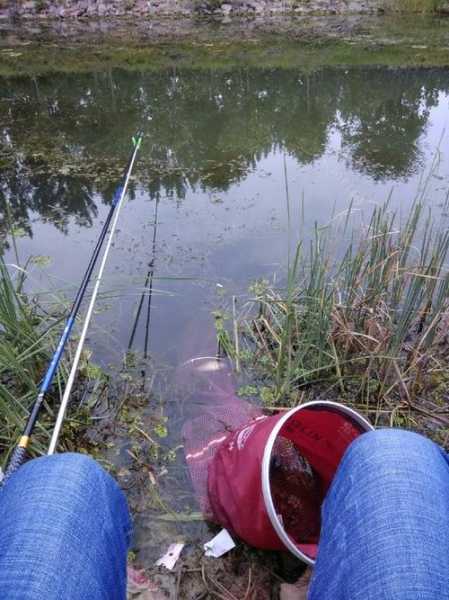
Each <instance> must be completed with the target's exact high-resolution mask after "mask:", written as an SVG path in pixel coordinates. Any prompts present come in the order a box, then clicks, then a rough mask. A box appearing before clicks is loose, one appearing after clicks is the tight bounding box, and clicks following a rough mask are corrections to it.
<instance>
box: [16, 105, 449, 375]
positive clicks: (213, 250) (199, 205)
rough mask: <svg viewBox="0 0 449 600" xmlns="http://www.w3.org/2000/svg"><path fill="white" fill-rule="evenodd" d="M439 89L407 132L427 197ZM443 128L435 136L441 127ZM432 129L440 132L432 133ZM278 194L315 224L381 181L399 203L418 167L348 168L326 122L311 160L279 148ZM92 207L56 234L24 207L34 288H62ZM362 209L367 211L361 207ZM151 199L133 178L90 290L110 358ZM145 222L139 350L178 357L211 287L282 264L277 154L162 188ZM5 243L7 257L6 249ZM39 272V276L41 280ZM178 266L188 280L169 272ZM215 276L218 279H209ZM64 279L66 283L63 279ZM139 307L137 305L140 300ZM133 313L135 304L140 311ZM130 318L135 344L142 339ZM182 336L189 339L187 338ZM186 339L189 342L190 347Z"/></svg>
mask: <svg viewBox="0 0 449 600" xmlns="http://www.w3.org/2000/svg"><path fill="white" fill-rule="evenodd" d="M447 109H448V97H447V95H446V94H443V93H440V94H439V102H438V105H437V106H435V107H433V108H431V109H430V115H429V120H428V124H427V127H426V128H425V130H424V133H423V134H422V135H421V138H420V139H418V141H417V144H418V145H419V147H420V149H421V152H422V153H423V157H424V165H425V169H428V168H429V166H430V164H431V162H432V157H433V156H434V154H435V151H436V148H437V147H438V145H439V149H440V163H439V166H438V174H437V175H438V176H437V177H432V178H431V179H430V183H429V188H428V193H427V197H428V198H431V199H432V204H433V205H435V206H438V204H440V203H441V202H442V201H443V199H444V197H445V194H446V190H447V183H448V179H449V161H448V157H449V147H448V144H449V142H448V136H447V135H443V133H444V131H445V130H446V131H447V128H448V111H447ZM442 135H443V137H442ZM440 140H441V141H440ZM286 166H287V175H288V186H289V194H290V209H291V230H292V235H293V237H295V238H296V239H297V237H298V235H299V231H300V221H301V216H300V215H301V212H302V211H301V204H302V203H303V205H304V225H303V228H304V232H305V234H307V233H308V232H309V233H310V231H311V230H312V227H313V224H314V222H315V221H319V222H320V223H321V224H324V223H326V222H327V221H328V220H329V219H330V217H331V215H332V212H333V211H334V212H335V213H339V212H341V211H344V210H345V209H346V208H347V207H348V205H349V203H350V202H351V201H353V202H354V207H355V208H356V209H362V212H363V213H364V214H366V215H367V216H368V214H369V209H370V208H371V207H372V205H373V204H374V203H381V202H383V201H384V200H385V199H386V198H387V197H388V195H389V193H390V192H391V191H392V193H393V196H392V206H396V207H406V206H407V205H409V204H410V203H411V201H412V200H413V198H414V197H415V195H416V191H417V189H418V187H419V184H420V179H421V177H422V175H423V173H422V172H421V173H417V174H415V175H412V176H410V177H409V178H408V179H407V180H404V179H399V180H395V181H392V180H386V181H385V180H382V181H375V180H374V179H372V178H371V177H370V176H369V175H366V174H363V173H362V172H361V171H360V170H354V169H353V168H352V166H351V159H350V156H349V151H348V148H347V147H345V146H343V145H342V143H341V135H340V133H339V131H338V130H337V128H335V129H332V130H331V131H330V132H329V136H328V144H327V149H326V151H325V153H324V154H323V156H322V157H321V158H319V159H317V160H316V161H315V162H313V163H312V164H306V165H301V164H299V163H298V162H297V160H296V159H295V158H292V157H291V156H287V157H286ZM95 200H96V203H97V206H98V208H99V214H98V217H97V219H96V220H95V221H94V224H93V227H92V228H89V229H83V228H80V227H79V226H76V225H75V224H74V223H73V221H72V222H71V223H70V224H69V227H68V235H63V234H62V233H60V232H59V231H58V230H57V229H56V228H55V227H54V226H53V225H51V224H48V223H43V222H41V221H40V220H39V217H38V216H37V215H34V218H35V221H34V223H33V238H32V239H28V238H21V239H19V240H18V246H19V253H20V256H21V259H22V260H24V259H25V258H26V257H27V256H29V255H31V254H33V255H48V256H51V257H52V262H51V264H50V265H49V266H47V267H45V268H43V269H39V268H38V267H36V266H35V267H33V273H32V285H33V287H34V289H36V290H38V289H43V290H48V289H49V287H51V288H52V290H54V291H57V292H58V293H59V290H61V289H62V288H64V289H65V290H68V296H69V297H72V295H73V293H74V290H75V288H76V287H77V285H78V283H79V281H80V280H81V277H82V275H83V272H84V269H85V267H86V264H87V262H88V259H89V256H90V253H91V251H92V249H93V246H94V243H95V241H96V236H97V234H98V232H99V230H100V227H101V224H102V222H103V221H104V218H105V216H106V214H107V208H106V207H105V206H104V205H103V204H102V202H101V199H100V198H99V197H97V198H96V199H95ZM367 209H368V210H367ZM153 215H154V200H151V199H150V197H149V195H148V193H147V192H145V191H143V188H140V189H139V191H138V193H137V197H136V199H135V200H133V201H132V202H129V203H128V204H126V205H125V207H124V209H123V213H122V215H121V217H120V221H119V232H118V233H117V236H116V239H115V241H114V245H113V248H112V252H111V255H110V259H109V262H108V267H107V270H106V276H105V280H104V284H103V287H102V291H103V292H106V295H109V296H110V297H109V298H106V299H105V298H103V300H102V306H103V311H101V312H100V313H99V314H97V315H96V317H95V320H94V323H93V325H92V329H91V339H90V341H89V344H90V346H91V347H94V348H95V349H96V350H97V354H96V358H97V360H98V358H99V357H101V359H102V361H103V362H104V363H106V362H110V361H113V362H118V361H119V360H120V359H121V356H122V352H123V350H124V349H125V348H126V344H127V340H128V337H129V332H130V330H131V327H132V320H133V315H134V312H135V309H136V306H137V303H138V297H139V294H140V292H141V288H142V285H143V282H144V280H145V275H146V271H147V264H148V262H149V260H150V259H151V248H152V236H153V228H152V222H153V218H154V217H153ZM159 220H160V223H159V226H158V231H157V258H156V273H157V276H158V277H161V278H172V279H156V280H155V282H154V288H155V295H154V297H153V305H152V319H151V351H152V352H154V353H156V354H157V355H159V356H162V357H165V358H169V359H170V360H178V359H179V358H180V357H181V355H183V354H185V353H186V352H188V351H187V350H185V348H186V345H185V340H184V338H185V332H186V331H189V332H190V333H189V335H192V334H191V332H192V323H193V324H194V327H193V330H194V331H195V334H194V335H196V336H197V337H198V338H199V340H200V341H199V342H197V343H198V346H201V338H202V336H204V337H205V338H206V337H208V338H210V332H211V328H212V327H213V323H212V321H213V320H212V318H211V315H210V312H211V310H213V309H214V308H215V307H216V306H218V305H219V304H220V298H219V296H218V294H217V291H219V290H220V289H224V290H225V292H228V293H230V292H232V293H234V292H237V293H239V292H242V291H244V290H245V289H246V288H247V286H248V284H249V282H250V280H252V279H254V278H257V277H261V276H263V277H266V278H272V277H273V275H274V274H275V273H279V272H282V268H283V267H284V266H285V264H286V249H287V233H286V232H287V227H288V220H287V208H286V195H285V181H284V156H283V154H282V153H281V152H279V151H272V152H271V153H269V154H268V155H267V156H266V157H265V158H262V159H261V160H259V161H258V163H257V165H256V168H255V169H254V170H253V171H252V172H250V173H249V174H248V175H247V176H246V178H244V179H243V180H242V181H241V182H240V183H238V184H234V185H232V186H231V187H230V188H229V190H228V191H227V192H215V191H204V190H203V191H202V190H200V189H199V186H198V187H197V189H195V190H191V189H188V190H187V194H186V197H185V199H184V200H183V202H182V203H180V204H178V205H177V203H176V199H167V198H164V197H163V198H162V200H161V203H160V206H159ZM12 257H13V255H12V253H11V252H10V253H9V255H8V259H9V260H12ZM48 277H50V283H49V281H48ZM179 277H187V278H190V279H188V280H180V279H178V280H176V279H173V278H179ZM217 283H218V284H220V285H221V286H223V288H217ZM70 284H72V285H73V287H72V288H71V289H69V288H68V286H69V285H70ZM144 307H145V305H144ZM143 312H145V310H144V311H143ZM144 319H145V315H143V316H142V321H141V323H142V325H141V328H140V330H139V335H138V338H137V347H139V346H141V344H142V340H143V332H142V327H143V323H144ZM192 344H194V341H193V340H192ZM198 350H199V351H201V349H200V348H199V347H198Z"/></svg>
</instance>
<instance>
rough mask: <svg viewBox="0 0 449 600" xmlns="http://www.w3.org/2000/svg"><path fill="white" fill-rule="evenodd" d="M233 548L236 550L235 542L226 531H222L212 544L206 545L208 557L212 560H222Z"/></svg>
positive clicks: (212, 540) (213, 539)
mask: <svg viewBox="0 0 449 600" xmlns="http://www.w3.org/2000/svg"><path fill="white" fill-rule="evenodd" d="M233 548H235V542H234V540H233V539H232V537H231V536H230V534H229V531H227V530H226V529H222V530H221V531H220V533H218V534H217V535H216V536H215V537H214V538H212V539H211V540H210V542H207V543H206V544H204V550H205V551H206V556H210V557H212V558H220V556H223V554H226V553H227V552H229V551H230V550H232V549H233Z"/></svg>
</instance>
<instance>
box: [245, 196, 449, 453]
mask: <svg viewBox="0 0 449 600" xmlns="http://www.w3.org/2000/svg"><path fill="white" fill-rule="evenodd" d="M445 212H447V206H445V207H443V208H442V214H443V215H444V214H445ZM350 221H351V209H350V210H349V212H348V214H347V215H345V217H344V223H343V224H341V223H340V226H338V225H336V224H335V221H333V222H332V223H331V224H330V225H329V226H327V227H324V228H318V227H316V228H315V232H314V236H313V238H312V239H311V241H310V247H309V248H306V247H304V246H305V245H304V244H302V243H299V244H298V246H297V249H296V253H295V256H294V258H293V259H292V261H291V264H290V266H289V270H288V277H287V286H286V288H283V289H279V288H277V287H275V286H272V285H270V284H268V283H267V282H264V283H258V284H256V285H255V286H254V289H253V292H254V293H255V297H254V299H253V301H252V302H253V306H254V305H255V306H256V307H258V314H257V316H256V317H255V318H251V319H248V320H246V321H245V326H244V330H243V334H244V335H243V337H244V339H245V340H246V345H247V350H244V351H243V357H244V358H246V359H247V360H248V359H249V358H250V364H252V367H253V368H254V369H256V373H257V376H258V377H259V381H262V383H261V385H260V386H259V389H258V392H259V393H260V394H261V396H262V400H263V401H264V402H265V404H268V405H271V406H272V407H276V406H284V407H285V406H294V405H297V404H299V403H301V402H303V401H304V400H306V399H309V400H310V399H316V398H317V397H320V398H321V399H337V400H340V401H343V402H349V403H351V404H353V405H355V406H356V407H358V408H359V409H362V410H364V411H366V412H367V413H368V414H369V415H370V416H371V418H372V420H373V422H375V423H376V424H389V425H399V426H401V425H405V426H411V427H415V428H418V429H422V428H424V429H426V431H427V432H428V433H429V429H430V433H434V434H435V436H436V437H437V438H438V439H439V441H443V442H447V440H446V434H447V433H448V432H449V429H448V427H449V418H448V417H447V416H445V415H446V413H447V410H446V408H445V406H446V398H447V394H448V393H449V377H448V375H447V367H448V349H449V345H448V337H447V336H448V328H447V323H448V318H449V271H448V268H447V259H448V251H449V231H448V229H447V226H446V223H445V219H444V217H443V218H442V220H441V221H440V224H437V223H436V222H435V221H436V220H434V219H433V216H432V213H431V211H430V209H428V208H426V206H425V203H424V200H423V194H421V195H420V197H419V198H418V199H416V200H415V202H414V203H413V204H412V205H411V206H410V207H409V209H408V214H407V216H405V217H404V216H403V215H401V214H400V213H398V212H397V211H394V210H393V209H391V207H390V204H389V203H388V202H386V203H385V204H384V205H382V206H378V207H376V208H375V209H374V210H373V213H372V215H371V218H370V220H369V222H368V224H366V225H363V224H362V225H361V228H360V230H359V232H358V233H357V234H354V233H352V232H351V231H350V225H349V223H350ZM337 222H338V220H337ZM342 239H343V240H344V242H343V244H344V248H342V247H341V240H342ZM338 240H340V247H339V243H338ZM248 349H249V350H250V351H249V350H248ZM254 391H255V390H253V393H254ZM423 418H425V421H426V422H425V423H424V422H423Z"/></svg>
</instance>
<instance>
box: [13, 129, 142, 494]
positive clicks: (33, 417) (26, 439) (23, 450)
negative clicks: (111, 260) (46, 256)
mask: <svg viewBox="0 0 449 600" xmlns="http://www.w3.org/2000/svg"><path fill="white" fill-rule="evenodd" d="M142 136H143V134H142V132H139V133H138V134H137V135H136V136H135V137H133V138H132V141H133V150H132V152H131V155H130V157H129V159H128V163H127V166H126V169H125V171H124V175H123V177H122V179H121V181H120V184H119V185H118V186H117V188H116V190H115V192H114V196H113V199H112V203H111V208H110V209H109V213H108V215H107V217H106V220H105V222H104V225H103V228H102V230H101V233H100V236H99V238H98V241H97V243H96V245H95V248H94V251H93V253H92V256H91V258H90V261H89V264H88V266H87V269H86V272H85V273H84V276H83V279H82V281H81V284H80V287H79V289H78V292H77V294H76V296H75V300H74V301H73V304H72V308H71V309H70V312H69V315H68V317H67V321H66V324H65V327H64V329H63V331H62V334H61V337H60V338H59V342H58V345H57V347H56V350H55V352H54V354H53V357H52V359H51V362H50V364H49V366H48V369H47V372H46V373H45V376H44V378H43V380H42V383H41V385H40V389H39V393H38V395H37V398H36V400H35V402H34V404H33V407H32V409H31V413H30V415H29V417H28V421H27V423H26V425H25V428H24V430H23V433H22V436H21V437H20V440H19V442H18V444H17V446H16V447H15V449H14V451H13V454H12V456H11V459H10V461H9V464H8V467H7V469H6V473H5V477H4V479H3V482H2V483H3V484H4V483H5V482H6V480H7V479H8V478H9V477H10V476H11V475H12V474H13V473H14V472H15V471H17V469H18V468H19V467H20V466H21V465H22V464H23V462H24V461H25V458H26V455H27V448H28V445H29V443H30V439H31V435H32V433H33V430H34V427H35V425H36V422H37V420H38V417H39V413H40V410H41V408H42V404H43V402H44V398H45V395H46V393H47V392H48V389H49V388H50V385H51V383H52V381H53V377H54V375H55V372H56V370H57V368H58V365H59V363H60V361H61V357H62V355H63V353H64V348H65V345H66V343H67V340H68V339H69V337H70V333H71V331H72V329H73V325H74V323H75V320H76V317H77V314H78V312H79V309H80V306H81V303H82V301H83V299H84V296H85V294H86V290H87V287H88V285H89V281H90V279H91V276H92V272H93V270H94V268H95V264H96V262H97V259H98V256H99V254H100V251H101V248H102V246H103V242H104V240H105V238H106V235H107V232H108V229H109V225H110V223H111V220H112V217H113V215H114V212H115V209H116V208H117V206H118V205H119V204H120V203H121V201H122V199H123V197H124V195H125V193H126V187H127V184H128V181H129V177H130V174H131V171H132V168H133V165H134V161H135V158H136V155H137V152H138V150H139V147H140V144H141V142H142Z"/></svg>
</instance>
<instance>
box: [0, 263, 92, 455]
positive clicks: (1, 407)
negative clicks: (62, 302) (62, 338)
mask: <svg viewBox="0 0 449 600" xmlns="http://www.w3.org/2000/svg"><path fill="white" fill-rule="evenodd" d="M16 273H17V276H14V271H13V270H12V269H11V272H10V271H9V270H8V268H7V266H6V264H5V262H4V260H3V259H0V465H2V466H4V465H5V463H6V462H7V460H8V456H9V454H10V452H11V450H12V448H13V447H14V445H15V443H16V442H17V440H18V438H19V436H20V435H21V433H22V430H23V427H24V425H25V422H26V419H27V417H28V414H29V410H30V408H31V406H32V404H33V402H34V400H35V399H36V396H37V394H38V386H39V383H40V381H41V379H42V377H43V375H44V373H45V370H46V368H47V366H48V364H49V361H50V360H51V357H52V354H53V351H54V348H55V347H56V344H57V341H58V336H59V333H60V328H61V326H62V323H61V318H60V316H59V314H58V312H60V311H58V310H56V314H49V313H47V312H45V311H43V310H42V309H41V308H40V306H39V305H38V304H37V303H36V302H32V301H30V299H29V298H28V297H27V296H26V294H24V292H23V284H24V280H25V277H26V269H18V270H17V271H16ZM60 308H62V306H61V307H60ZM65 360H66V359H65V357H63V360H62V364H60V368H59V371H58V373H57V375H56V377H55V383H54V386H53V389H52V390H51V391H50V393H49V394H48V398H47V402H45V404H44V407H43V410H42V414H41V416H40V418H39V421H38V423H37V426H36V432H35V434H34V435H33V444H32V447H31V451H32V453H33V454H35V453H37V454H39V453H42V452H45V450H46V447H47V444H48V440H49V435H50V431H51V429H52V426H53V423H54V418H55V417H54V410H53V406H55V404H56V403H57V402H58V400H59V397H60V390H61V387H62V385H63V379H64V377H65V374H66V372H67V365H66V363H65ZM75 412H76V418H77V420H76V421H75V420H74V419H73V420H72V419H71V418H70V419H68V421H67V423H66V426H65V429H64V443H67V442H68V443H69V446H70V445H71V442H72V441H73V440H71V437H72V435H75V437H76V435H77V432H78V433H79V427H80V426H82V425H83V423H82V421H83V419H84V417H83V416H82V411H81V412H80V411H75ZM71 417H75V413H74V412H73V411H72V415H71ZM84 421H85V419H84ZM85 424H86V423H84V425H85ZM75 429H76V430H77V431H75Z"/></svg>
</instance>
